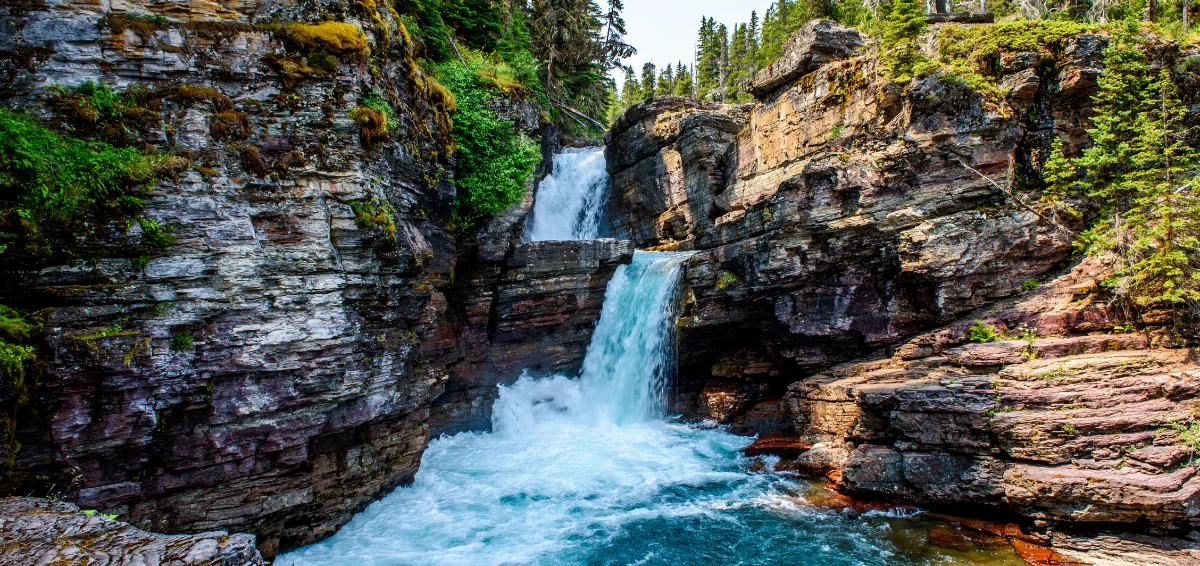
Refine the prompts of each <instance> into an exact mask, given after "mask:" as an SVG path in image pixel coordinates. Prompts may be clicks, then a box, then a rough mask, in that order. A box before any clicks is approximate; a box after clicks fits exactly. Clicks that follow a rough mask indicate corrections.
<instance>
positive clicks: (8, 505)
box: [0, 497, 263, 566]
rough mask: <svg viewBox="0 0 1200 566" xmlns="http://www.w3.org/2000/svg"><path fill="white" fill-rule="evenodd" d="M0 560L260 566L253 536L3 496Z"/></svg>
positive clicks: (120, 565)
mask: <svg viewBox="0 0 1200 566" xmlns="http://www.w3.org/2000/svg"><path fill="white" fill-rule="evenodd" d="M0 563H3V564H12V565H17V564H110V565H112V566H135V565H140V564H159V565H161V566H183V565H185V564H186V565H194V566H260V565H261V564H262V563H263V559H262V556H260V555H259V554H258V550H256V549H255V548H254V537H252V536H250V535H229V534H226V533H224V532H211V533H201V534H197V535H159V534H154V533H148V532H145V531H143V530H140V529H137V528H134V527H133V526H131V525H129V524H128V523H123V522H121V521H116V520H113V519H108V518H105V517H101V516H98V515H96V514H95V513H93V514H92V515H91V516H88V515H85V514H84V513H82V512H80V510H79V508H78V507H76V506H74V505H71V504H69V503H63V502H61V501H47V500H45V499H35V498H32V497H9V498H4V499H0Z"/></svg>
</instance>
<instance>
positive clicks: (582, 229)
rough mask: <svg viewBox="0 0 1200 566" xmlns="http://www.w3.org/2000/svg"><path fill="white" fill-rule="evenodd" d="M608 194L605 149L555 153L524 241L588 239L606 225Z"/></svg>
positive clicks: (534, 202) (529, 221)
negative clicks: (605, 214)
mask: <svg viewBox="0 0 1200 566" xmlns="http://www.w3.org/2000/svg"><path fill="white" fill-rule="evenodd" d="M607 193H608V172H607V171H606V170H605V161H604V148H602V147H585V148H569V149H565V150H563V152H562V153H559V154H556V155H555V156H554V171H553V172H551V174H550V175H548V176H546V178H545V179H543V180H542V183H541V185H539V186H538V190H537V195H536V196H535V198H534V201H533V212H532V213H530V215H529V219H528V221H527V222H528V224H527V225H526V229H525V238H524V239H525V240H526V241H531V242H541V241H546V240H587V239H592V238H599V237H601V236H602V235H603V234H602V232H603V227H604V223H603V220H604V202H605V199H606V197H607Z"/></svg>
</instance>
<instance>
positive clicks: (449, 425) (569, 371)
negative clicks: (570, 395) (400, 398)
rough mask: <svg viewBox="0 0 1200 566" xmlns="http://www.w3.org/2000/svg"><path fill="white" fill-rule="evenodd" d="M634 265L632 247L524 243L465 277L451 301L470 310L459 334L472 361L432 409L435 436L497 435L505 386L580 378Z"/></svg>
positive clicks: (460, 366)
mask: <svg viewBox="0 0 1200 566" xmlns="http://www.w3.org/2000/svg"><path fill="white" fill-rule="evenodd" d="M632 257H633V246H632V244H631V243H630V242H628V241H624V240H613V239H601V240H580V241H561V242H524V243H520V244H517V245H515V246H514V247H513V248H512V249H511V251H510V252H509V253H508V255H507V257H502V258H501V261H498V262H481V263H479V264H477V265H475V266H473V267H471V268H468V269H464V271H466V272H467V274H466V275H465V276H464V279H463V280H462V283H461V286H460V287H458V288H456V289H455V290H454V291H453V292H452V295H451V297H452V298H453V299H454V300H455V302H456V303H457V304H461V305H463V309H462V311H460V312H459V313H457V314H458V316H459V317H460V318H459V319H458V325H459V329H458V331H457V334H458V337H459V340H460V342H461V344H462V352H463V353H464V357H463V359H462V361H460V362H458V363H456V364H454V365H453V366H451V368H450V378H449V380H448V381H447V382H446V386H445V392H444V393H442V394H441V395H440V396H438V397H437V398H436V399H435V400H434V401H433V402H432V408H431V413H430V430H431V434H432V435H435V436H436V435H439V434H454V433H456V432H460V431H463V430H488V429H490V428H491V410H492V403H493V402H494V401H495V400H496V397H497V396H498V395H499V390H498V389H497V385H501V384H510V383H512V382H514V381H516V379H517V378H518V377H519V376H520V375H521V372H522V371H523V370H528V371H529V372H531V373H532V374H534V375H545V374H551V373H561V374H565V375H574V374H576V373H577V372H578V371H579V367H580V366H581V364H582V363H583V357H584V354H585V353H586V352H587V346H588V343H589V342H590V341H591V337H592V330H593V329H594V328H595V325H596V321H598V320H599V319H600V310H601V308H602V307H603V303H604V291H605V288H606V287H607V285H608V281H609V279H611V278H612V276H613V273H615V272H616V269H617V267H619V266H620V265H622V264H626V263H629V261H630V260H631V259H632Z"/></svg>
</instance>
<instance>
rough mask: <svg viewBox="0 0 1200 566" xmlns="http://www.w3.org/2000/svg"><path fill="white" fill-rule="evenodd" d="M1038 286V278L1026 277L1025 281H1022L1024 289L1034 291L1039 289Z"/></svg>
mask: <svg viewBox="0 0 1200 566" xmlns="http://www.w3.org/2000/svg"><path fill="white" fill-rule="evenodd" d="M1037 288H1038V282H1037V280H1036V279H1026V280H1025V281H1024V282H1023V283H1021V290H1022V291H1033V290H1034V289H1037Z"/></svg>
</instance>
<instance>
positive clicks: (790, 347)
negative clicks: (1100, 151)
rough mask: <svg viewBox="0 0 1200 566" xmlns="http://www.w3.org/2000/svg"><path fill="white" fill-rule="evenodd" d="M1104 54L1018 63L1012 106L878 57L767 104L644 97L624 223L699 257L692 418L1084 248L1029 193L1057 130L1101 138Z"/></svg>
mask: <svg viewBox="0 0 1200 566" xmlns="http://www.w3.org/2000/svg"><path fill="white" fill-rule="evenodd" d="M797 45H798V46H799V47H803V48H804V49H809V50H812V49H815V48H814V47H813V46H812V45H811V42H809V43H805V44H803V45H801V44H799V43H798V44H797ZM1103 46H1104V38H1102V37H1097V36H1089V35H1084V36H1078V37H1075V38H1071V39H1068V40H1066V41H1065V43H1064V44H1063V45H1060V46H1057V47H1054V48H1053V49H1055V50H1054V51H1052V52H1051V51H1047V52H1045V53H1028V54H1020V55H1018V56H1006V57H1009V58H1011V59H1012V61H1013V62H1012V65H1009V66H1006V67H1005V71H1004V73H1005V74H1004V76H1003V77H1001V78H1000V79H999V80H1000V81H1002V82H1005V83H1006V84H1007V82H1014V84H1015V83H1018V82H1019V83H1020V85H1017V86H1021V88H1016V87H1014V88H1013V90H1012V91H1011V93H1012V94H1011V95H1010V96H1009V97H1008V98H1007V99H1005V100H1002V101H997V100H994V99H991V98H987V97H985V96H984V95H983V94H981V93H979V92H976V91H974V90H972V89H971V88H970V87H968V86H967V85H965V84H964V83H962V82H961V81H956V80H953V79H952V78H947V77H945V76H943V75H939V74H935V75H932V76H929V77H926V78H924V79H921V80H918V81H914V82H913V83H912V84H910V85H900V84H896V83H893V82H892V81H890V80H887V79H886V78H883V77H882V76H881V74H880V70H879V62H878V60H877V59H876V58H875V57H874V56H873V55H871V54H860V55H857V56H854V57H850V58H848V59H843V60H840V61H833V62H829V63H827V64H825V65H823V66H819V67H815V68H814V67H813V66H810V65H807V64H806V65H801V66H800V67H803V68H802V69H800V67H797V69H799V70H798V71H795V72H794V73H792V74H790V75H787V76H792V77H793V78H792V79H791V80H790V82H787V83H785V84H783V85H782V86H779V85H776V86H775V87H773V88H772V89H768V90H769V92H764V93H762V100H761V101H759V102H757V103H755V104H753V105H747V106H741V107H724V106H711V105H702V104H698V103H686V102H683V101H675V100H672V99H656V100H655V101H653V102H650V103H647V104H645V105H641V106H638V107H635V108H633V109H631V110H630V111H629V113H627V114H626V116H625V117H624V118H622V119H621V120H620V121H618V122H617V124H616V125H615V126H614V129H613V130H612V132H611V133H610V140H611V142H610V146H609V153H610V159H609V164H610V170H611V174H612V176H613V179H614V193H613V199H612V203H613V204H612V206H613V211H614V216H615V218H617V220H615V224H616V227H617V230H616V234H617V235H618V236H619V237H628V238H631V239H633V240H634V241H635V242H637V243H638V245H640V246H657V247H662V248H669V249H693V250H698V251H699V253H697V254H696V256H694V257H693V258H692V259H691V260H689V262H688V263H687V264H686V273H685V275H684V279H685V281H686V283H687V284H688V287H689V292H690V300H689V304H688V306H687V307H686V308H685V317H684V319H683V321H682V324H681V326H682V331H681V337H680V356H681V359H680V376H681V395H680V397H679V398H680V410H682V411H684V412H685V413H690V414H695V415H698V416H703V417H706V418H714V419H716V420H719V421H722V422H732V420H733V419H734V418H735V416H736V415H738V414H741V413H744V412H746V411H750V410H751V409H753V408H754V407H755V406H756V404H757V403H758V402H759V401H763V400H769V399H771V398H772V397H776V396H778V395H781V394H782V391H783V389H784V388H785V387H786V386H787V384H789V383H791V382H793V381H795V380H796V379H798V378H801V377H803V376H805V375H806V374H810V373H812V372H814V371H817V370H820V369H822V368H826V367H829V366H830V365H833V364H836V363H838V362H842V361H846V360H849V359H853V358H855V357H858V356H861V355H865V354H866V353H868V352H871V351H874V350H875V349H878V348H880V347H883V346H887V345H889V344H895V343H897V342H898V341H900V340H902V339H904V338H906V337H909V336H912V335H914V334H915V333H918V332H920V331H922V330H926V329H929V328H932V327H935V326H937V325H939V324H944V323H946V322H949V321H951V320H953V319H955V318H956V317H958V316H961V315H962V314H963V313H966V312H968V311H970V310H972V309H975V308H978V307H981V306H984V305H987V304H990V303H992V302H995V301H997V300H1000V299H1003V298H1005V297H1008V296H1010V295H1012V294H1013V293H1015V292H1017V291H1018V290H1019V289H1020V288H1021V286H1022V285H1023V284H1024V283H1025V282H1026V281H1027V280H1030V279H1035V278H1037V277H1038V276H1039V275H1041V274H1043V273H1045V272H1046V271H1048V270H1050V269H1051V268H1052V267H1054V266H1055V265H1056V264H1058V263H1059V262H1060V261H1062V260H1063V259H1064V258H1066V257H1067V254H1068V253H1069V251H1070V249H1071V248H1070V244H1071V241H1072V238H1073V236H1072V234H1071V231H1070V227H1063V226H1059V225H1056V224H1055V223H1052V222H1049V221H1047V219H1045V218H1043V217H1042V216H1041V215H1040V214H1039V213H1038V212H1037V211H1035V210H1033V209H1032V208H1031V207H1030V206H1029V205H1028V204H1027V203H1029V202H1035V201H1036V200H1037V198H1038V195H1037V193H1036V191H1033V190H1032V189H1033V188H1036V187H1037V186H1038V185H1037V181H1036V179H1037V177H1036V168H1037V166H1038V164H1039V163H1040V162H1041V161H1040V160H1042V159H1044V157H1045V155H1046V153H1045V151H1046V148H1047V147H1048V144H1049V142H1050V140H1052V139H1054V138H1055V137H1060V138H1062V139H1064V140H1065V143H1066V147H1067V150H1068V151H1074V148H1077V147H1078V145H1079V144H1080V143H1082V141H1084V140H1085V139H1086V135H1085V133H1084V127H1085V126H1086V116H1087V115H1088V113H1089V112H1090V110H1089V107H1088V103H1087V101H1088V98H1087V96H1088V94H1089V93H1090V92H1091V90H1090V89H1091V88H1093V87H1094V85H1095V83H1094V79H1095V76H1096V73H1097V72H1098V70H1097V69H1096V68H1095V65H1096V64H1097V62H1098V61H1099V60H1101V59H1102V57H1101V53H1102V50H1103ZM1046 49H1047V50H1050V49H1051V47H1047V48H1046ZM817 51H820V52H822V53H835V54H840V55H841V56H842V57H847V56H848V50H836V49H830V50H826V49H817ZM797 57H800V55H797ZM830 58H835V59H836V56H831V57H830ZM1027 60H1028V61H1046V60H1053V61H1055V65H1054V66H1045V65H1043V66H1042V67H1037V68H1033V67H1032V66H1030V65H1026V64H1025V63H1023V62H1025V61H1027ZM797 73H799V76H798V78H795V75H796V74H797ZM785 74H786V73H785ZM1018 75H1019V76H1018ZM1027 75H1028V76H1027ZM781 76H782V75H781ZM1022 81H1023V82H1022ZM1022 85H1024V86H1022ZM1026 87H1028V88H1026ZM713 124H720V125H721V126H722V128H717V127H714V126H713ZM698 139H702V140H706V142H707V143H705V144H697V143H695V140H698ZM706 390H707V391H708V393H706V394H702V393H703V392H704V391H706ZM775 407H776V409H777V408H778V407H779V405H778V403H776V404H775ZM759 410H760V412H762V411H766V412H770V411H771V410H772V409H771V408H770V407H760V408H759ZM749 418H753V419H759V420H762V419H767V420H772V419H768V418H767V416H766V415H763V414H760V415H750V416H749ZM773 422H778V418H774V420H773ZM764 426H766V427H767V428H768V429H769V428H771V427H772V426H775V425H770V424H769V423H766V421H764Z"/></svg>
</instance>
